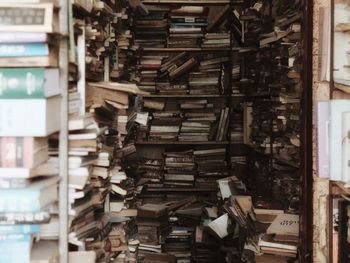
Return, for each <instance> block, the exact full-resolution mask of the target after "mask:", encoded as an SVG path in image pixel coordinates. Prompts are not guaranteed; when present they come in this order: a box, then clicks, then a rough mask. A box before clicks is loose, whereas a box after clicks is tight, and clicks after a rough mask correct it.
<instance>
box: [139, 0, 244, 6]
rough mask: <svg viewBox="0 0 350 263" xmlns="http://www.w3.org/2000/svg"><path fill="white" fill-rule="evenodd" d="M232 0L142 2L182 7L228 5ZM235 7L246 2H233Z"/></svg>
mask: <svg viewBox="0 0 350 263" xmlns="http://www.w3.org/2000/svg"><path fill="white" fill-rule="evenodd" d="M230 2H231V1H230V0H142V3H143V4H182V5H186V4H187V5H228V4H230ZM232 4H233V5H242V4H244V1H232Z"/></svg>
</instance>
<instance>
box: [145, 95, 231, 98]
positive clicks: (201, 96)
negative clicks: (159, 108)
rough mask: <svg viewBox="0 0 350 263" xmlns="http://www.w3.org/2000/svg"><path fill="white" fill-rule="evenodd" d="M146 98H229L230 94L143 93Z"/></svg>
mask: <svg viewBox="0 0 350 263" xmlns="http://www.w3.org/2000/svg"><path fill="white" fill-rule="evenodd" d="M143 97H144V98H164V99H171V98H173V99H177V98H228V97H230V95H215V94H201V95H193V94H173V95H164V94H161V95H158V94H150V95H143Z"/></svg>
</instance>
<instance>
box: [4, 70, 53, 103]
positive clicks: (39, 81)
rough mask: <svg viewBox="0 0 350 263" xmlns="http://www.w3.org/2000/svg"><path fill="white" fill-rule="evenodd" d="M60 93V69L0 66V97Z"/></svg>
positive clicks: (39, 95)
mask: <svg viewBox="0 0 350 263" xmlns="http://www.w3.org/2000/svg"><path fill="white" fill-rule="evenodd" d="M58 94H60V85H59V70H58V69H55V68H54V69H45V68H0V99H39V98H48V97H52V96H56V95H58Z"/></svg>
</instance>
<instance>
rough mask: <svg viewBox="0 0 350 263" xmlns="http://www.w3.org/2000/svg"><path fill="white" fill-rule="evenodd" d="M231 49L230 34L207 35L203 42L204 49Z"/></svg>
mask: <svg viewBox="0 0 350 263" xmlns="http://www.w3.org/2000/svg"><path fill="white" fill-rule="evenodd" d="M228 47H230V33H229V32H222V33H206V34H205V35H204V38H203V41H202V48H228Z"/></svg>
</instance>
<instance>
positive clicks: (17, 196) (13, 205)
mask: <svg viewBox="0 0 350 263" xmlns="http://www.w3.org/2000/svg"><path fill="white" fill-rule="evenodd" d="M39 194H40V193H39V191H35V190H34V191H33V190H24V189H20V190H19V189H4V190H0V212H1V213H7V212H37V211H39V210H40V204H39V200H38V198H39Z"/></svg>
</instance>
